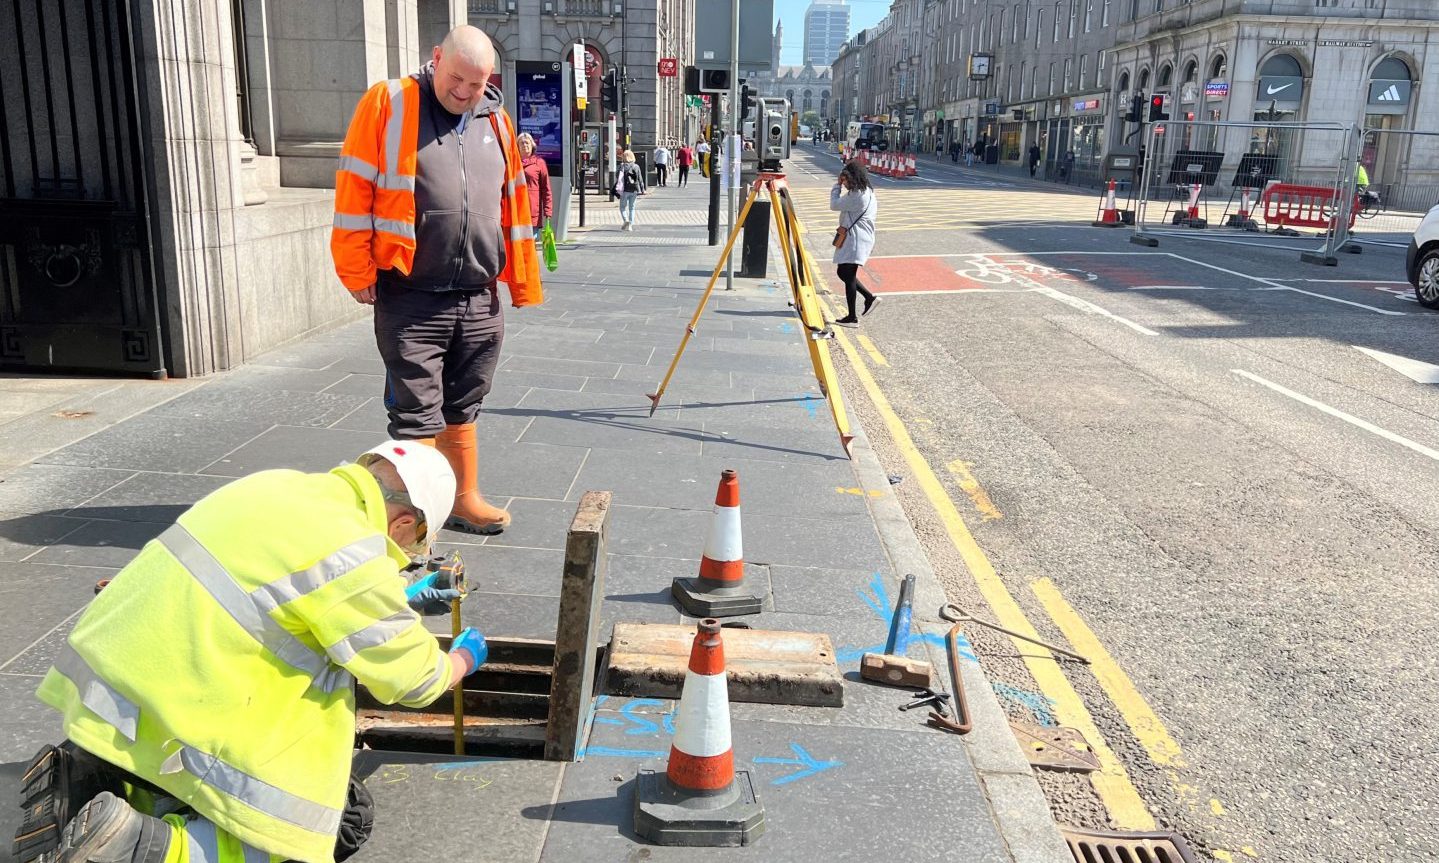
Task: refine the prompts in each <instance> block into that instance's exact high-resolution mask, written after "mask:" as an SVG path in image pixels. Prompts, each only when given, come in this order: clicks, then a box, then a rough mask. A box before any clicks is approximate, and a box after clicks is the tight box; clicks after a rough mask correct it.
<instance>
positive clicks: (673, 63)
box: [659, 57, 680, 78]
mask: <svg viewBox="0 0 1439 863" xmlns="http://www.w3.org/2000/svg"><path fill="white" fill-rule="evenodd" d="M659 73H660V77H661V78H675V77H678V76H679V74H680V61H679V59H678V58H676V57H661V58H660V67H659Z"/></svg>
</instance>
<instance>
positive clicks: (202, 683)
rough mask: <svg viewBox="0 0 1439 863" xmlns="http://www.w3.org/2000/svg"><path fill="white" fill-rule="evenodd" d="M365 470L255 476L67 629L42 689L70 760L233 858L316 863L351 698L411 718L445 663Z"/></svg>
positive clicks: (166, 537) (181, 528)
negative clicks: (155, 793) (213, 835)
mask: <svg viewBox="0 0 1439 863" xmlns="http://www.w3.org/2000/svg"><path fill="white" fill-rule="evenodd" d="M385 512H386V511H385V503H384V500H383V498H382V497H381V492H380V487H379V485H378V483H376V482H375V480H374V478H373V477H372V476H371V475H370V474H369V472H368V471H366V470H365V469H364V468H361V467H357V466H354V465H346V466H343V467H339V468H336V469H335V470H333V471H331V472H330V473H328V474H302V473H298V472H295V471H278V470H276V471H265V472H263V473H258V474H255V475H253V476H250V477H246V478H244V479H241V480H238V481H236V482H233V483H231V484H229V485H227V486H225V487H224V488H221V489H219V490H218V491H216V492H214V493H213V494H211V495H209V496H208V497H206V498H205V499H203V500H201V501H200V502H199V503H197V504H196V505H195V506H194V507H192V508H191V509H190V510H189V511H187V512H186V513H185V514H184V515H182V516H180V519H179V522H178V523H177V524H175V525H174V526H172V527H170V528H169V529H168V530H166V531H165V532H164V533H163V534H161V535H160V537H159V538H158V539H155V540H153V541H151V542H150V543H148V544H146V546H145V547H144V549H142V550H141V552H140V554H139V555H138V556H137V557H136V558H135V559H134V560H133V561H132V562H131V563H130V564H129V565H128V566H126V567H125V568H124V569H123V570H121V571H120V573H119V574H118V575H117V576H116V577H115V579H114V580H113V581H112V582H111V583H110V585H109V586H107V587H106V588H105V590H104V591H103V592H102V593H100V595H99V596H97V597H96V598H95V599H94V601H93V602H91V604H90V606H89V607H88V608H87V609H86V610H85V612H84V613H83V614H82V615H81V616H80V619H79V620H78V621H77V622H76V624H75V628H74V630H73V631H72V632H71V634H70V636H69V638H68V639H67V643H66V645H65V647H64V648H63V649H62V650H61V653H60V655H59V657H57V659H56V661H55V666H54V667H53V668H51V669H50V671H49V673H48V674H47V675H46V676H45V679H44V681H43V682H42V683H41V684H40V689H39V693H38V694H39V697H40V698H41V700H43V701H44V702H45V703H47V704H49V705H51V706H52V707H54V708H56V709H57V710H59V711H61V712H62V713H63V714H64V717H65V719H64V722H65V732H66V734H67V736H68V737H69V738H70V739H71V740H73V741H74V742H75V743H76V744H77V745H79V746H80V747H81V748H83V749H85V750H87V751H89V752H91V753H93V754H95V755H97V756H99V757H100V758H103V759H104V760H106V761H108V762H110V763H112V764H115V765H117V766H119V767H121V768H123V769H125V770H128V771H129V772H131V773H133V774H135V775H136V776H139V777H140V778H142V779H145V780H147V781H149V782H151V783H153V784H155V785H157V786H159V787H160V788H163V789H164V790H165V791H166V792H167V793H169V794H171V795H173V796H175V797H176V798H177V799H179V800H181V801H184V802H185V803H187V804H189V805H190V806H192V807H193V808H194V809H195V811H196V812H198V813H199V814H200V815H202V816H204V817H205V818H207V819H209V820H210V821H213V822H214V823H215V824H216V826H218V827H219V828H220V829H222V830H224V831H226V832H228V833H231V834H233V835H234V836H236V837H237V838H239V839H240V840H241V841H242V842H244V843H246V844H248V845H252V846H254V847H256V848H259V849H262V850H264V851H267V852H269V853H271V854H275V855H278V856H279V857H281V858H286V859H292V860H298V861H305V863H321V861H325V863H328V862H329V861H331V860H332V859H333V854H334V847H335V836H336V833H337V831H338V828H339V824H340V816H341V812H342V810H343V809H344V806H345V793H346V789H347V786H348V781H349V776H350V762H351V757H352V752H353V747H354V737H355V697H354V687H353V685H352V684H353V682H354V681H355V680H359V681H360V682H361V683H363V684H364V685H365V686H366V687H367V688H368V689H369V690H370V691H371V692H372V693H373V694H374V695H375V697H376V698H378V699H380V700H381V701H384V702H386V703H395V702H399V703H402V704H406V705H409V706H416V707H418V706H423V705H426V704H429V703H431V702H433V701H434V700H435V699H437V698H439V697H440V695H442V694H443V693H444V691H445V684H447V683H448V682H449V661H448V658H447V657H446V656H445V653H444V652H443V651H442V650H440V647H439V644H438V643H437V642H436V641H435V638H434V636H433V635H431V634H430V633H429V632H428V631H427V630H426V629H425V628H424V626H423V624H422V623H421V622H420V620H419V618H418V617H417V616H416V615H415V613H414V612H412V611H411V610H410V608H409V607H408V605H407V604H406V601H405V595H404V580H403V579H402V578H400V577H399V569H400V567H401V566H403V565H404V564H405V563H407V562H408V561H407V558H406V557H405V554H404V553H403V552H402V551H401V550H400V549H399V547H398V546H396V545H395V544H394V543H393V542H392V541H391V540H390V539H389V538H388V537H387V536H386V535H385V530H386V520H385V518H386V517H385Z"/></svg>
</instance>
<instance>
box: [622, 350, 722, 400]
mask: <svg viewBox="0 0 1439 863" xmlns="http://www.w3.org/2000/svg"><path fill="white" fill-rule="evenodd" d="M668 367H669V358H668V357H666V358H665V360H664V362H663V363H662V364H658V365H649V366H623V367H621V368H620V371H619V374H617V375H615V376H614V377H615V379H616V380H621V381H637V382H638V383H639V384H641V386H642V387H644V388H645V389H644V391H645V392H647V393H648V392H654V391H655V390H656V389H657V388H658V387H659V385H660V381H662V380H664V377H665V369H666V368H668ZM730 381H731V378H730V373H729V371H728V370H726V369H718V370H715V369H697V368H692V367H689V366H688V365H687V364H686V363H685V362H684V360H683V359H681V361H680V365H679V368H678V369H676V370H675V374H674V377H673V378H671V379H670V386H671V387H673V388H675V389H676V390H680V389H685V390H693V389H695V388H702V391H708V390H709V389H711V388H728V387H729V386H730ZM671 403H672V402H670V401H668V400H666V401H663V402H661V404H671Z"/></svg>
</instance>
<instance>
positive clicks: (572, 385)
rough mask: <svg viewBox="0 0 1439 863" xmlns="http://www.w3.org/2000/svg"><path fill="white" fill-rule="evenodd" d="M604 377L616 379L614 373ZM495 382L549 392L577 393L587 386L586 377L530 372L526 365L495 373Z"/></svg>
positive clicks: (521, 364)
mask: <svg viewBox="0 0 1439 863" xmlns="http://www.w3.org/2000/svg"><path fill="white" fill-rule="evenodd" d="M603 377H607V378H609V377H614V375H613V373H611V374H607V375H603ZM495 380H496V381H497V382H499V383H502V384H504V385H506V386H514V387H539V388H541V389H547V390H565V391H567V392H572V393H577V392H579V391H580V390H581V389H582V388H583V387H584V385H585V376H584V375H554V374H544V373H541V372H536V371H529V370H527V369H526V368H525V364H524V363H520V364H518V365H516V366H513V367H511V368H502V369H500V370H498V371H497V372H496V373H495Z"/></svg>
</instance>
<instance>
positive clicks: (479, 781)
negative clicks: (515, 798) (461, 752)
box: [379, 761, 495, 791]
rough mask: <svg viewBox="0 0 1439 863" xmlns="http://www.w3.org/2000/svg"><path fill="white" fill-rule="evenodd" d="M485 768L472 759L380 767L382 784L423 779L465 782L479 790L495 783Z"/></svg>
mask: <svg viewBox="0 0 1439 863" xmlns="http://www.w3.org/2000/svg"><path fill="white" fill-rule="evenodd" d="M483 771H484V768H483V767H480V766H477V765H476V764H475V763H474V762H471V761H455V762H449V763H445V764H386V765H385V766H383V767H381V768H380V773H379V782H380V784H381V785H394V784H397V783H401V782H410V781H412V780H415V779H421V780H426V781H432V782H463V783H465V784H466V785H468V786H469V787H470V788H473V789H474V790H476V791H479V790H481V789H483V788H488V787H490V785H492V784H494V781H495V780H494V779H492V778H491V777H488V776H485V775H484V772H483Z"/></svg>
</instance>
